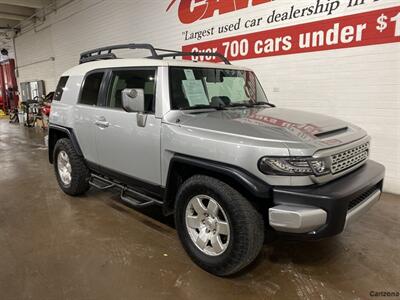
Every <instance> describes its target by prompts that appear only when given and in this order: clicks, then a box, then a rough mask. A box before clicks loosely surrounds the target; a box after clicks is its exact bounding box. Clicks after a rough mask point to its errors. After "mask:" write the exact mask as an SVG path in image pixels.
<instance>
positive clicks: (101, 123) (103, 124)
mask: <svg viewBox="0 0 400 300" xmlns="http://www.w3.org/2000/svg"><path fill="white" fill-rule="evenodd" d="M94 123H95V124H96V125H97V126H99V127H101V128H106V127H108V126H110V122H107V121H105V120H97V121H96V122H94Z"/></svg>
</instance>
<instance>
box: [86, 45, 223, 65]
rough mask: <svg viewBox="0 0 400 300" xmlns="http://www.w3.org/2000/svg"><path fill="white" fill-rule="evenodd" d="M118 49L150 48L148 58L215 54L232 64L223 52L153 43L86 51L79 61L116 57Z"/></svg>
mask: <svg viewBox="0 0 400 300" xmlns="http://www.w3.org/2000/svg"><path fill="white" fill-rule="evenodd" d="M118 49H131V50H138V49H144V50H149V51H150V53H151V55H150V56H148V57H147V58H152V59H164V58H165V57H172V58H174V59H175V58H176V57H177V56H214V57H218V58H219V59H220V60H221V61H223V62H224V63H225V64H227V65H230V64H231V63H230V62H229V60H228V59H227V58H226V57H225V56H223V55H222V54H221V53H218V52H182V51H176V50H168V49H161V48H154V47H153V46H152V45H151V44H121V45H113V46H108V47H102V48H97V49H93V50H89V51H85V52H82V53H81V57H80V59H79V63H80V64H83V63H86V62H90V61H96V60H103V59H115V58H117V56H116V55H115V54H114V53H113V52H112V51H113V50H118ZM158 52H166V53H158Z"/></svg>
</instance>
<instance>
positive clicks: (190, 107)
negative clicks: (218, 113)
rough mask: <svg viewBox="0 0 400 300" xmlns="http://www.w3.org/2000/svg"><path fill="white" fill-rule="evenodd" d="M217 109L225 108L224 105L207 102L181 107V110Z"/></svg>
mask: <svg viewBox="0 0 400 300" xmlns="http://www.w3.org/2000/svg"><path fill="white" fill-rule="evenodd" d="M207 108H210V109H216V110H223V109H224V106H222V105H221V106H211V105H207V104H196V105H193V106H186V107H182V108H180V110H192V109H207Z"/></svg>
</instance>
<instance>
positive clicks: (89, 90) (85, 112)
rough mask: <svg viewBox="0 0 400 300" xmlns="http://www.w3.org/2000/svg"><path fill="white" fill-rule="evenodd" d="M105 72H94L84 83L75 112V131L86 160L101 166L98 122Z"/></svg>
mask: <svg viewBox="0 0 400 300" xmlns="http://www.w3.org/2000/svg"><path fill="white" fill-rule="evenodd" d="M105 82H106V81H105V72H104V71H98V70H95V71H92V72H90V73H88V74H87V75H86V77H85V79H84V81H83V84H82V88H81V91H80V96H79V100H78V104H77V105H76V107H75V111H74V120H75V124H74V127H75V128H74V130H75V134H76V137H77V139H78V142H79V145H80V147H81V149H82V152H83V154H84V157H85V159H86V160H87V161H88V162H89V163H94V164H100V162H99V160H98V155H97V150H96V139H95V134H96V130H97V128H98V127H97V125H96V122H98V120H99V119H100V116H101V113H100V112H99V104H100V103H101V96H102V89H104V84H105Z"/></svg>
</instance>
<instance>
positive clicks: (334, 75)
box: [15, 0, 400, 193]
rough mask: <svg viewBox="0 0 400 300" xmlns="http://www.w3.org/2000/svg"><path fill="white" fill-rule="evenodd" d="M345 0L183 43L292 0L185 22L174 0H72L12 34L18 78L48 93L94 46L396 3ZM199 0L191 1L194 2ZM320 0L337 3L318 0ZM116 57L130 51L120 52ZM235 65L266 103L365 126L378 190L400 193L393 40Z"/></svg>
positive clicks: (178, 39) (169, 43)
mask: <svg viewBox="0 0 400 300" xmlns="http://www.w3.org/2000/svg"><path fill="white" fill-rule="evenodd" d="M182 1H185V0H182ZM215 1H216V2H218V1H217V0H215ZM232 1H233V0H232ZM349 1H351V0H348V1H347V0H346V1H340V7H339V8H338V9H336V10H335V11H334V12H332V14H330V15H328V14H327V13H322V14H318V15H312V16H309V17H304V18H299V19H297V20H286V21H282V22H277V23H273V24H264V25H262V26H259V27H256V28H250V29H246V28H240V29H239V30H237V31H235V32H234V33H232V32H231V33H224V34H217V35H214V36H211V37H205V38H203V39H201V40H200V41H198V40H194V41H193V40H192V41H185V38H184V31H186V30H189V31H190V32H195V31H198V30H201V29H205V28H209V27H211V26H219V25H222V24H229V23H232V22H235V21H236V20H238V18H242V20H245V19H251V18H253V17H266V16H268V15H269V14H271V13H272V11H273V10H274V9H275V10H277V11H279V10H288V9H289V8H290V7H291V5H293V3H294V1H285V0H281V1H279V0H278V1H273V2H269V1H260V0H258V2H268V3H264V4H260V5H257V6H254V7H250V8H246V9H242V10H238V11H236V12H230V13H226V14H224V15H221V16H219V15H218V12H215V13H214V16H213V17H210V18H207V19H204V20H200V21H196V22H194V23H192V24H188V25H184V24H182V23H181V21H180V20H179V18H178V7H179V3H180V1H179V0H178V1H176V3H172V6H171V8H170V9H169V10H168V12H166V9H167V7H168V5H169V4H170V3H171V1H169V0H168V1H162V0H154V1H144V0H137V1H132V0H129V1H128V0H126V1H123V0H120V1H111V0H102V1H99V0H97V1H96V0H86V1H79V0H76V1H74V2H72V3H70V4H68V5H66V6H64V7H62V8H60V9H58V10H57V11H56V12H55V13H53V14H51V15H49V16H47V18H46V21H45V22H44V23H43V24H37V26H36V28H35V30H30V31H28V32H25V33H23V34H21V35H20V36H18V37H17V38H16V41H15V44H16V49H15V50H16V56H17V63H18V66H19V69H18V73H19V78H18V79H19V81H20V82H22V81H28V80H34V79H35V80H36V79H43V80H45V82H46V88H47V90H48V91H50V90H54V88H55V85H56V82H57V77H58V76H59V75H60V74H61V73H62V72H63V71H65V70H66V69H68V68H70V67H72V66H74V65H76V64H77V62H78V59H79V53H80V52H82V51H84V50H87V49H91V48H95V47H100V46H105V45H109V44H117V43H126V42H150V43H153V44H154V45H156V46H159V47H166V48H173V49H180V48H181V47H182V46H184V45H187V44H191V43H196V42H203V41H208V40H214V39H219V38H222V37H228V36H232V35H238V34H242V33H248V32H252V31H261V30H266V29H274V28H283V27H287V26H290V25H294V24H296V25H297V24H307V23H309V22H313V21H319V20H326V19H329V18H333V17H341V16H344V15H354V14H356V13H362V12H366V11H374V10H379V9H384V8H388V7H396V6H397V7H399V3H398V1H397V0H392V1H389V0H386V1H385V0H380V1H379V0H375V1H374V0H365V1H361V0H360V3H362V2H363V3H364V4H360V5H357V6H354V7H348V3H349ZM353 1H356V0H353ZM189 2H190V1H189ZM203 2H204V0H197V1H193V3H194V4H196V3H197V5H200V4H202V3H203ZM241 2H242V3H243V2H245V1H243V0H241ZM256 2H257V1H254V2H253V3H256ZM327 2H339V1H329V0H325V1H324V0H321V1H320V3H327ZM61 3H62V2H61ZM193 3H192V8H193ZM250 3H252V1H250ZM203 4H204V3H203ZM295 4H296V5H297V6H299V7H302V6H307V5H313V4H316V1H312V0H300V1H295ZM399 12H400V9H399ZM122 56H125V57H128V56H132V54H130V55H129V54H128V53H126V52H124V53H122ZM51 57H54V61H53V60H51ZM235 64H240V65H244V66H247V67H250V68H253V69H254V70H255V71H256V73H257V75H258V76H259V78H260V81H261V82H262V83H263V85H264V87H265V89H266V92H267V94H268V96H269V98H270V100H271V102H273V103H275V104H277V105H278V106H280V107H288V108H297V109H302V110H307V111H314V112H320V113H324V114H328V115H331V116H335V117H338V118H341V119H344V120H347V121H350V122H353V123H355V124H357V125H359V126H361V127H363V128H365V129H366V130H367V131H368V132H369V133H370V135H371V136H372V138H373V144H372V158H373V159H375V160H378V161H380V162H382V163H384V164H385V166H386V167H387V176H386V182H385V190H386V191H388V192H393V193H400V171H399V169H400V43H398V42H395V43H388V44H381V45H374V46H363V47H354V48H343V49H338V50H331V51H319V52H308V53H303V54H293V55H280V56H271V57H265V58H257V59H246V60H241V61H235Z"/></svg>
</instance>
